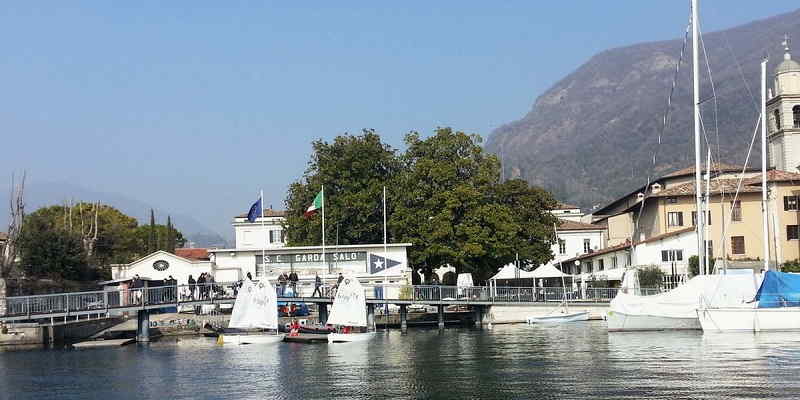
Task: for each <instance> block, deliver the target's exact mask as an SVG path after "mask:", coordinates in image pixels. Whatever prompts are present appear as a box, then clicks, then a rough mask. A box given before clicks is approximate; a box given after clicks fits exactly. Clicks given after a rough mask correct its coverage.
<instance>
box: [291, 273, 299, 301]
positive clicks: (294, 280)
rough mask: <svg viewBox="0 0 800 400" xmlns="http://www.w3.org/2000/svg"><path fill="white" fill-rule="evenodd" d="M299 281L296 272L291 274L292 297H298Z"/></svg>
mask: <svg viewBox="0 0 800 400" xmlns="http://www.w3.org/2000/svg"><path fill="white" fill-rule="evenodd" d="M299 280H300V279H298V278H297V273H296V272H294V271H292V273H290V274H289V286H290V287H291V288H292V296H295V297H297V281H299Z"/></svg>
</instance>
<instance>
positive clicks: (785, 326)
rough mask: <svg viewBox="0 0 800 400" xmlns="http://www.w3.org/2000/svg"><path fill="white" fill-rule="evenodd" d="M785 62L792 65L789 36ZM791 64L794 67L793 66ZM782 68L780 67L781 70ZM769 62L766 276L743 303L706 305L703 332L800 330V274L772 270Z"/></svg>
mask: <svg viewBox="0 0 800 400" xmlns="http://www.w3.org/2000/svg"><path fill="white" fill-rule="evenodd" d="M784 46H785V51H786V53H785V54H784V63H787V64H790V63H793V64H794V65H796V64H797V63H796V62H793V61H792V59H791V55H790V53H789V42H788V37H787V39H786V40H785V41H784ZM790 65H791V64H790ZM778 68H779V69H780V68H781V66H779V67H778ZM766 93H767V60H766V59H765V60H762V62H761V146H762V149H761V204H762V206H761V212H762V228H763V242H762V243H764V271H765V273H764V277H763V280H762V281H761V286H760V287H759V288H758V293H756V295H755V296H754V297H752V300H750V301H747V302H743V303H742V304H739V305H735V306H729V307H717V306H715V305H714V304H708V303H706V302H703V303H702V304H701V306H700V307H699V308H698V310H697V318H698V320H699V321H700V325H701V327H702V328H703V332H736V331H750V332H760V331H800V275H797V274H789V273H783V272H776V271H771V270H770V267H769V245H768V244H769V240H768V235H769V229H768V215H767V214H768V207H767V146H766V143H767V128H766V104H767V95H766Z"/></svg>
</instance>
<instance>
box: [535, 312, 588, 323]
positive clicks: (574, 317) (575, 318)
mask: <svg viewBox="0 0 800 400" xmlns="http://www.w3.org/2000/svg"><path fill="white" fill-rule="evenodd" d="M588 320H589V311H580V312H574V313H559V314H552V315H545V316H542V317H528V318H527V322H528V323H529V324H563V323H565V322H579V321H588Z"/></svg>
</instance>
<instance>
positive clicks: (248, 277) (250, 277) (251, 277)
mask: <svg viewBox="0 0 800 400" xmlns="http://www.w3.org/2000/svg"><path fill="white" fill-rule="evenodd" d="M247 280H249V281H252V280H253V275H250V273H249V272H248V273H247Z"/></svg>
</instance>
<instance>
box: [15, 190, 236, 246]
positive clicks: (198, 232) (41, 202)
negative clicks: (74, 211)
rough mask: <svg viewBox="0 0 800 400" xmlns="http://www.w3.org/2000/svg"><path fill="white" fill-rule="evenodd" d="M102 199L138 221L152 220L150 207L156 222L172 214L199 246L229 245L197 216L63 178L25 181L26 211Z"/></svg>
mask: <svg viewBox="0 0 800 400" xmlns="http://www.w3.org/2000/svg"><path fill="white" fill-rule="evenodd" d="M8 196H9V191H8V190H3V191H0V205H3V207H2V208H0V231H4V230H5V228H6V227H7V226H8V208H7V205H8V204H9V203H8V201H9V197H8ZM70 199H73V200H82V201H89V202H91V201H100V202H101V203H103V204H108V205H110V206H112V207H114V208H116V209H118V210H120V211H122V212H123V213H125V214H127V215H130V216H131V217H134V218H136V219H137V220H138V221H139V224H148V223H150V209H151V208H152V209H153V210H154V212H155V215H156V220H157V223H162V224H165V223H166V220H167V215H170V216H171V217H172V223H173V225H175V227H176V228H177V229H178V230H179V231H181V232H182V233H183V234H184V236H185V237H186V238H188V239H189V240H190V241H192V242H193V243H194V245H195V246H197V247H215V246H216V247H227V242H226V240H225V239H224V238H223V237H222V236H221V235H220V234H219V233H217V232H214V231H213V230H211V229H209V228H208V227H206V226H205V225H203V224H202V223H201V222H199V221H198V220H196V219H195V218H193V217H191V216H188V215H185V214H181V213H176V212H173V211H171V210H164V209H161V208H159V207H156V206H153V205H151V204H147V203H145V202H142V201H139V200H136V199H132V198H129V197H126V196H123V195H120V194H117V193H104V192H98V191H94V190H90V189H87V188H84V187H81V186H79V185H74V184H70V183H63V182H41V183H34V182H31V181H30V180H28V182H27V183H26V185H25V203H26V204H25V212H26V213H31V212H33V211H36V209H38V208H40V207H43V206H50V205H54V204H61V203H63V202H64V201H65V200H70Z"/></svg>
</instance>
